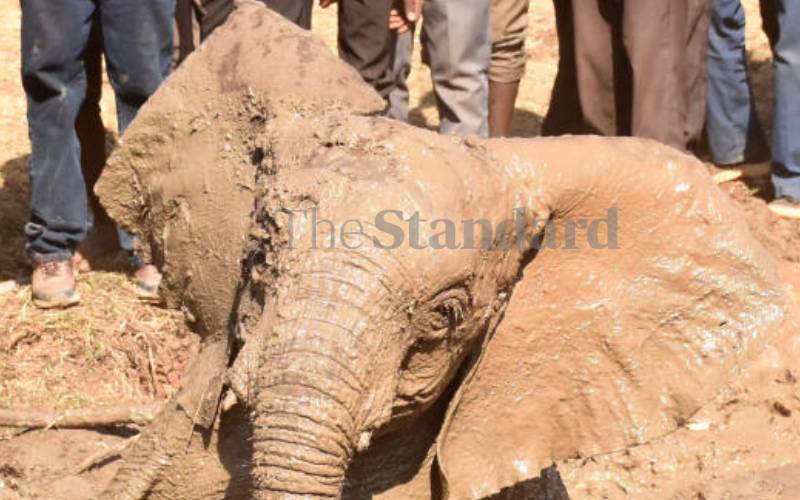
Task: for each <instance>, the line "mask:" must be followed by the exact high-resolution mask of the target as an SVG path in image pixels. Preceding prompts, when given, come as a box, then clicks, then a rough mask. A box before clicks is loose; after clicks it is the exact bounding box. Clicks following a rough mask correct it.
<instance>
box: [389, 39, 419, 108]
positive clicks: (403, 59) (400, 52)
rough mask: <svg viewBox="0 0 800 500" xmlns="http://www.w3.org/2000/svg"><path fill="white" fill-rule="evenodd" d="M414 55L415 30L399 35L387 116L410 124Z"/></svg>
mask: <svg viewBox="0 0 800 500" xmlns="http://www.w3.org/2000/svg"><path fill="white" fill-rule="evenodd" d="M413 55H414V29H413V28H411V29H409V30H408V31H406V32H405V33H400V34H398V35H397V42H396V43H395V47H394V54H393V55H392V74H393V76H394V86H393V87H392V90H391V92H389V99H388V100H389V108H388V109H387V110H386V116H387V117H389V118H392V119H394V120H400V121H403V122H408V103H409V98H410V92H409V90H408V76H409V75H410V74H411V59H412V56H413Z"/></svg>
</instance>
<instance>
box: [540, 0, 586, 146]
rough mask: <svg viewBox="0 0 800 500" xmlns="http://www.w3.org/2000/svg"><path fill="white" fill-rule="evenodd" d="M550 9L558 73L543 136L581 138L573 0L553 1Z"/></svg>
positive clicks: (581, 123) (582, 129)
mask: <svg viewBox="0 0 800 500" xmlns="http://www.w3.org/2000/svg"><path fill="white" fill-rule="evenodd" d="M553 8H554V9H555V13H556V32H557V34H558V73H557V74H556V80H555V82H554V83H553V92H552V94H551V95H550V108H549V109H548V110H547V115H546V116H545V117H544V121H543V122H542V135H544V136H552V135H563V134H580V133H583V132H584V130H585V126H584V123H583V112H582V111H581V104H580V98H579V96H578V76H577V74H576V67H575V28H574V25H573V21H572V0H553Z"/></svg>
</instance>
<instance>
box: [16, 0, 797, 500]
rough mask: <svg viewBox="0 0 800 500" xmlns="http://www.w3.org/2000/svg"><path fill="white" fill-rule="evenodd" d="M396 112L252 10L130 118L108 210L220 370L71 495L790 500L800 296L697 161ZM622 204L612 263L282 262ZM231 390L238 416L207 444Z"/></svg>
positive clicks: (338, 256) (469, 259)
mask: <svg viewBox="0 0 800 500" xmlns="http://www.w3.org/2000/svg"><path fill="white" fill-rule="evenodd" d="M232 33H235V36H234V35H232ZM296 54H301V55H302V57H299V58H298V57H296ZM197 103H203V104H202V106H201V110H199V111H198V106H197ZM380 106H381V103H380V100H379V99H378V98H377V96H375V95H374V94H373V93H372V92H371V91H370V90H369V89H368V88H366V87H365V86H364V85H363V84H361V83H360V82H359V80H358V78H357V76H356V75H355V74H354V73H352V72H351V71H350V70H349V69H348V68H346V67H345V66H344V65H343V64H342V63H340V62H339V61H337V60H336V59H335V58H334V57H333V56H332V55H331V54H330V53H328V52H327V51H325V49H324V48H322V47H321V44H320V43H319V42H318V41H316V39H315V38H314V37H312V36H309V35H307V34H304V33H300V32H298V31H296V30H294V29H293V28H291V27H290V26H288V25H286V24H285V23H283V22H282V21H280V20H278V19H277V18H275V17H274V16H272V15H270V14H268V13H267V12H266V11H264V10H263V9H260V8H258V7H256V6H254V5H248V6H246V7H243V10H242V11H240V12H239V13H238V14H237V15H236V16H235V17H234V18H233V19H232V21H231V23H230V24H229V25H228V26H226V27H225V28H223V29H222V30H220V31H219V32H218V33H217V34H216V35H215V37H214V38H213V39H212V40H211V41H209V43H208V44H207V45H206V46H205V47H204V48H203V49H202V50H201V51H200V52H199V53H198V54H196V55H195V56H193V58H191V59H190V60H189V61H187V63H186V65H185V66H184V67H183V68H182V69H181V70H180V71H178V72H177V73H176V74H175V75H174V76H173V77H171V79H170V81H169V83H168V84H167V85H166V86H165V87H164V88H162V89H161V90H160V91H159V93H158V95H157V96H155V97H154V98H153V99H152V101H151V102H150V103H148V105H147V107H146V108H145V109H144V110H142V114H141V115H140V118H139V119H137V121H136V123H135V124H134V125H133V126H132V128H131V129H130V131H129V133H128V135H126V138H125V144H124V145H123V147H122V148H121V149H120V150H118V151H117V153H116V154H115V156H114V158H113V159H112V161H111V164H110V166H109V171H108V174H107V175H106V176H105V177H104V178H103V180H102V181H101V187H100V188H99V189H100V194H101V197H102V198H103V201H104V203H105V204H106V206H107V207H108V208H109V210H110V212H111V213H112V215H113V216H115V217H116V218H117V219H119V220H122V221H124V222H125V223H126V224H127V225H129V226H131V227H133V228H135V229H136V230H137V232H138V233H139V234H141V235H142V236H143V238H144V240H145V241H146V242H147V243H149V244H150V246H151V248H152V250H153V255H154V258H155V259H156V260H157V261H159V262H160V263H161V264H162V265H163V267H164V270H165V274H166V278H167V281H166V287H167V291H168V298H169V300H170V302H171V304H172V305H174V306H177V307H182V308H184V309H185V310H186V311H187V314H188V315H189V317H190V318H191V319H192V320H193V325H194V327H195V329H196V331H197V332H198V333H199V334H201V335H202V336H203V337H204V339H205V340H204V342H205V348H204V350H203V352H202V353H201V355H200V357H199V360H198V361H197V362H196V363H195V365H194V366H193V368H192V369H191V370H190V372H189V374H188V375H187V380H188V383H187V384H186V385H185V387H184V389H183V390H182V391H181V393H179V395H178V396H176V398H175V399H174V400H173V401H172V402H170V403H169V404H168V405H167V406H166V408H165V411H164V413H163V414H162V416H161V417H160V418H159V419H158V420H157V421H156V423H155V424H153V425H152V426H151V427H150V428H148V429H147V430H146V431H145V432H144V434H143V435H142V437H141V438H140V440H139V442H138V443H137V444H136V445H135V447H133V448H131V450H130V451H129V452H128V453H127V454H126V457H125V460H124V462H123V464H122V466H121V467H119V464H114V465H112V466H111V467H107V468H103V469H100V470H98V471H96V472H93V473H92V474H94V475H95V476H89V477H86V476H82V477H75V476H72V477H69V478H67V479H65V481H67V482H72V481H76V482H78V483H80V485H81V488H85V489H84V490H82V491H81V490H80V488H79V487H75V488H74V490H73V491H75V492H76V496H79V495H77V493H78V492H80V493H83V494H88V493H90V491H91V490H94V492H96V491H97V490H98V489H99V487H100V486H102V485H101V484H100V483H102V482H103V481H105V480H106V479H107V478H108V476H106V475H105V474H107V473H108V471H110V470H113V469H114V468H116V467H119V469H118V470H117V471H115V474H116V475H117V477H116V482H115V483H114V485H113V486H112V487H111V490H110V491H108V492H106V493H105V494H103V495H100V496H101V497H102V498H139V497H140V496H141V495H140V494H143V493H145V492H147V491H151V498H152V497H155V498H223V497H224V498H247V497H250V496H251V495H254V494H255V493H254V492H258V493H260V495H261V496H260V498H279V497H281V496H282V492H283V493H285V492H286V491H294V492H297V493H298V494H304V495H307V496H310V495H316V496H319V497H329V496H332V495H336V494H337V493H338V491H339V488H341V487H342V485H344V496H345V497H347V498H369V497H371V496H374V497H377V498H431V497H432V496H434V497H436V496H437V492H439V491H442V489H443V488H444V491H447V492H449V493H450V497H451V498H470V497H473V496H475V497H480V496H488V495H491V494H493V493H496V492H498V491H500V490H501V489H503V490H504V492H505V497H510V498H531V496H532V495H533V493H532V492H533V491H536V490H537V489H541V485H539V484H534V483H535V482H536V481H535V478H536V477H537V476H538V475H539V471H540V470H541V469H543V468H545V467H547V466H549V465H550V463H552V461H556V462H558V465H559V469H560V470H561V474H562V477H563V478H564V481H565V483H566V487H567V490H568V491H569V493H570V495H571V496H572V497H574V498H581V497H585V498H597V497H600V496H603V495H607V496H609V497H624V496H628V495H631V496H641V497H645V498H647V497H667V496H669V495H672V494H676V495H679V496H678V498H681V497H680V495H684V496H687V497H691V495H694V494H695V493H696V492H697V491H702V492H704V494H706V495H707V496H708V495H711V496H714V495H716V494H720V495H721V493H720V492H724V491H726V489H727V490H730V489H731V488H742V487H743V486H741V485H743V484H744V485H745V486H748V485H749V486H748V487H751V489H752V490H753V492H754V493H753V494H754V495H755V497H757V498H761V497H762V496H763V495H764V494H766V493H770V494H771V493H773V492H777V493H775V494H776V495H777V494H779V493H780V494H787V492H791V488H792V487H794V486H793V484H792V481H791V477H792V471H793V469H792V468H791V465H792V464H797V463H798V462H800V459H798V457H796V456H793V455H794V454H795V453H797V452H796V451H795V450H798V449H800V447H797V446H794V444H793V443H795V442H796V440H797V437H798V436H800V433H798V432H797V427H796V424H795V418H796V417H795V414H794V413H793V412H795V409H796V408H797V398H796V396H795V383H796V381H795V378H794V373H797V371H796V368H795V367H794V366H793V365H792V363H794V362H795V361H794V360H796V359H798V358H797V356H796V354H797V341H796V339H795V338H794V337H793V335H792V334H793V332H796V322H795V320H793V319H787V318H786V317H785V313H786V311H791V310H793V309H796V305H794V304H795V303H796V294H793V292H792V291H791V290H786V286H785V285H786V283H797V281H796V277H793V276H792V269H793V267H792V265H789V264H786V265H782V266H779V265H778V264H777V262H778V260H779V258H780V257H782V255H778V256H774V255H770V254H769V252H768V251H767V250H765V249H764V247H762V246H761V245H760V244H759V243H758V242H757V241H756V239H755V238H754V237H753V236H752V234H751V231H750V230H749V228H748V227H747V224H746V222H745V221H744V220H742V216H741V212H739V211H738V210H737V208H735V206H734V204H733V202H732V201H731V200H730V198H728V197H727V196H725V195H724V194H723V193H721V192H720V191H719V190H718V189H717V188H716V187H715V186H713V185H712V184H711V182H710V180H709V179H708V177H707V175H706V174H705V171H704V170H703V168H702V166H701V165H700V164H699V163H698V162H696V161H694V160H692V159H690V158H688V157H685V156H683V155H680V154H678V153H675V152H673V151H670V150H668V149H666V148H664V147H661V146H658V145H655V144H653V143H649V142H642V141H633V140H600V139H597V138H580V139H562V140H549V141H548V140H538V141H503V142H483V141H477V140H469V141H466V142H464V141H459V140H456V139H452V138H445V137H438V136H435V135H433V134H431V133H429V132H426V131H421V130H415V129H412V128H409V127H406V126H404V125H400V124H394V123H391V122H388V121H385V120H383V119H380V118H374V117H371V116H369V115H372V114H375V113H377V112H378V111H379V109H380ZM610 205H615V206H618V207H619V209H620V211H619V212H620V214H621V215H620V221H619V228H620V249H619V250H606V251H597V250H591V251H590V250H588V249H586V248H582V249H580V250H578V251H575V252H566V251H549V250H542V251H541V252H539V254H538V255H535V256H534V255H533V254H532V252H522V251H519V250H518V249H516V248H510V249H504V248H499V246H497V247H491V248H485V249H478V250H477V251H474V252H473V251H466V250H458V251H455V250H453V251H451V250H448V249H439V250H435V251H434V250H431V249H429V250H425V251H420V250H414V251H411V250H409V249H404V248H401V249H396V250H393V251H391V252H385V251H379V250H376V249H374V248H371V249H364V250H361V251H359V252H347V251H341V250H340V251H312V238H313V237H315V236H316V237H318V238H319V239H320V240H322V239H323V237H324V236H325V234H324V233H323V232H319V233H315V232H313V229H312V228H311V226H310V224H309V222H308V221H297V224H296V225H295V226H294V227H293V228H292V231H291V235H292V236H293V238H292V239H291V243H292V245H291V246H290V245H289V243H290V231H289V230H288V227H287V223H286V217H282V216H281V215H282V214H286V213H287V210H297V209H306V208H310V207H318V208H319V209H320V210H324V211H323V212H321V213H320V217H324V218H326V219H329V220H351V219H352V220H359V221H362V222H363V223H364V224H365V225H366V226H367V227H369V224H370V222H372V219H371V216H372V214H375V213H376V212H379V211H381V210H385V209H387V208H388V209H396V210H403V211H405V212H408V213H411V212H414V211H419V212H421V213H424V214H426V215H428V214H430V215H432V216H437V217H444V218H451V219H453V220H460V219H463V218H465V217H469V218H483V219H488V220H490V221H493V222H495V223H499V222H500V221H502V220H503V219H505V218H507V217H508V216H510V215H511V214H512V213H513V209H514V208H518V207H520V206H523V207H525V208H527V209H528V212H529V213H530V214H532V215H535V216H537V218H550V219H556V220H565V219H568V218H569V217H573V218H584V219H587V220H592V219H593V218H596V217H599V216H600V215H601V214H604V213H605V211H606V209H607V208H608V207H609V206H610ZM762 208H763V207H762ZM754 213H757V214H758V216H759V217H761V216H763V212H755V211H754ZM498 225H499V224H495V226H498ZM369 231H370V230H369V229H368V230H367V232H368V233H369V235H375V233H371V232H369ZM527 231H528V233H527V234H528V236H532V235H533V234H534V233H535V231H536V228H535V227H528V228H527ZM459 236H460V237H461V238H460V239H461V240H467V239H468V238H465V237H464V236H465V235H463V234H459ZM355 238H356V239H354V240H352V241H350V243H357V242H358V241H357V237H355ZM772 246H773V247H774V245H772ZM351 254H353V255H357V256H358V257H357V258H354V257H352V256H351ZM776 257H777V258H776ZM353 259H354V260H355V261H354V260H353ZM779 272H782V273H783V274H784V276H783V279H781V278H779V275H778V273H779ZM520 275H521V276H522V280H521V281H518V278H519V276H520ZM376 278H377V279H376ZM503 313H505V314H503ZM325 325H327V326H325ZM370 325H372V326H370ZM375 325H377V326H375ZM312 326H313V328H311V327H312ZM341 327H346V328H341ZM333 330H345V331H346V332H345V333H346V334H345V335H344V336H342V334H341V332H338V336H335V337H334V336H333V335H337V334H335V333H334V332H333ZM386 332H391V335H387V333H386ZM381 336H382V337H381ZM383 337H385V338H383ZM708 342H716V343H717V345H714V346H712V347H709V346H708ZM484 344H485V347H484ZM242 346H244V348H243V349H242ZM293 352H295V353H296V352H299V353H301V354H302V356H300V357H294V358H292V357H288V355H290V354H292V353H293ZM232 354H234V355H235V356H232ZM234 358H235V360H236V365H235V366H234V369H233V370H231V371H229V372H228V373H227V374H226V373H225V372H226V367H227V365H228V364H230V362H231V360H232V359H234ZM301 358H302V360H303V362H305V363H306V364H302V363H301V361H300V359H301ZM329 358H330V359H333V362H330V361H329ZM313 374H316V375H322V376H323V377H322V378H323V380H321V381H320V380H313V379H311V378H310V377H311V375H313ZM337 379H338V380H341V381H342V382H343V385H345V386H349V389H348V388H347V387H345V388H340V389H339V390H340V391H342V392H340V393H336V395H333V396H332V394H333V392H332V391H334V386H333V383H332V382H331V380H337ZM223 383H225V384H226V385H228V386H231V387H233V389H234V390H235V392H236V395H237V397H238V399H239V402H240V403H239V404H238V405H236V406H234V407H233V408H232V409H228V410H227V411H225V412H223V413H222V416H221V418H219V419H217V420H216V421H215V420H214V416H215V414H216V412H217V403H218V398H219V395H220V391H221V390H222V386H223ZM709 401H710V403H709ZM298 402H302V403H303V404H298ZM245 406H246V407H247V410H248V411H244V407H245ZM476 406H477V408H475V407H476ZM224 407H225V408H228V405H224ZM698 410H699V411H698ZM327 419H330V420H327ZM443 421H444V422H445V423H444V426H442V422H443ZM320 422H334V423H330V424H327V425H324V424H320ZM509 424H513V425H512V426H509ZM756 424H757V425H756ZM204 429H210V432H209V430H204ZM253 429H255V430H253ZM287 429H289V430H287ZM292 429H293V430H292ZM298 429H300V430H299V431H298ZM745 429H746V430H747V431H748V432H743V430H745ZM64 435H66V436H69V434H62V436H64ZM188 436H192V439H191V440H189V439H188ZM717 439H720V441H717ZM187 442H188V444H187ZM12 443H13V442H12ZM317 443H319V444H317ZM11 446H14V445H11ZM62 446H64V447H68V446H69V441H68V440H66V441H64V444H63V445H62ZM323 447H324V448H323ZM20 449H21V448H20ZM12 451H13V448H12ZM434 455H435V456H436V459H437V463H436V465H432V462H433V458H434ZM574 456H581V457H586V458H581V459H577V460H569V459H570V457H574ZM287 458H290V460H287ZM291 459H293V460H291ZM26 460H28V461H29V462H28V463H30V460H29V458H28V457H25V456H23V455H20V456H19V458H18V459H17V461H18V463H21V464H23V465H20V467H19V468H20V469H24V468H25V465H24V463H25V461H26ZM199 460H202V462H200V461H199ZM479 460H483V462H480V461H479ZM476 466H477V468H476ZM15 470H16V469H15ZM4 473H5V475H6V476H8V477H9V478H10V479H9V480H13V477H14V474H15V473H12V472H8V471H5V472H4ZM753 473H755V474H762V475H763V478H764V480H760V479H752V474H753ZM43 477H45V476H43ZM231 478H232V479H231ZM442 478H443V479H442ZM718 478H721V479H722V480H720V481H716V480H717V479H718ZM739 478H743V479H739ZM787 478H788V479H787ZM476 480H477V481H476ZM92 481H94V482H92ZM748 481H749V483H748ZM87 482H88V483H89V485H87V484H86V483H87ZM520 482H522V483H523V485H522V486H519V487H517V488H516V489H515V488H509V487H512V486H513V485H514V484H519V483H520ZM526 483H527V484H526ZM745 483H747V484H745ZM795 486H796V485H795ZM44 496H45V497H47V494H46V493H45V494H44ZM787 498H789V497H787Z"/></svg>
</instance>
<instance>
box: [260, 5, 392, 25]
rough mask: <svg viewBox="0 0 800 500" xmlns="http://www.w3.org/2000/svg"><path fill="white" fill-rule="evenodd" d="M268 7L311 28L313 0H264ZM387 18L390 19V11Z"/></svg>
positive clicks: (298, 23) (294, 21)
mask: <svg viewBox="0 0 800 500" xmlns="http://www.w3.org/2000/svg"><path fill="white" fill-rule="evenodd" d="M263 1H264V3H265V4H267V7H269V8H270V9H272V10H274V11H275V12H277V13H279V14H280V15H282V16H283V17H285V18H286V19H288V20H290V21H291V22H293V23H295V24H296V25H298V26H300V27H301V28H303V29H307V30H310V29H311V11H312V10H313V8H314V2H313V1H312V0H263ZM386 19H387V20H388V19H389V16H388V13H387V16H386Z"/></svg>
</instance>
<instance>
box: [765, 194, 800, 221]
mask: <svg viewBox="0 0 800 500" xmlns="http://www.w3.org/2000/svg"><path fill="white" fill-rule="evenodd" d="M769 209H770V210H772V212H773V213H774V214H775V215H778V216H780V217H784V218H786V219H800V200H795V199H792V198H786V197H784V198H778V199H776V200H775V201H773V202H772V203H770V204H769Z"/></svg>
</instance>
